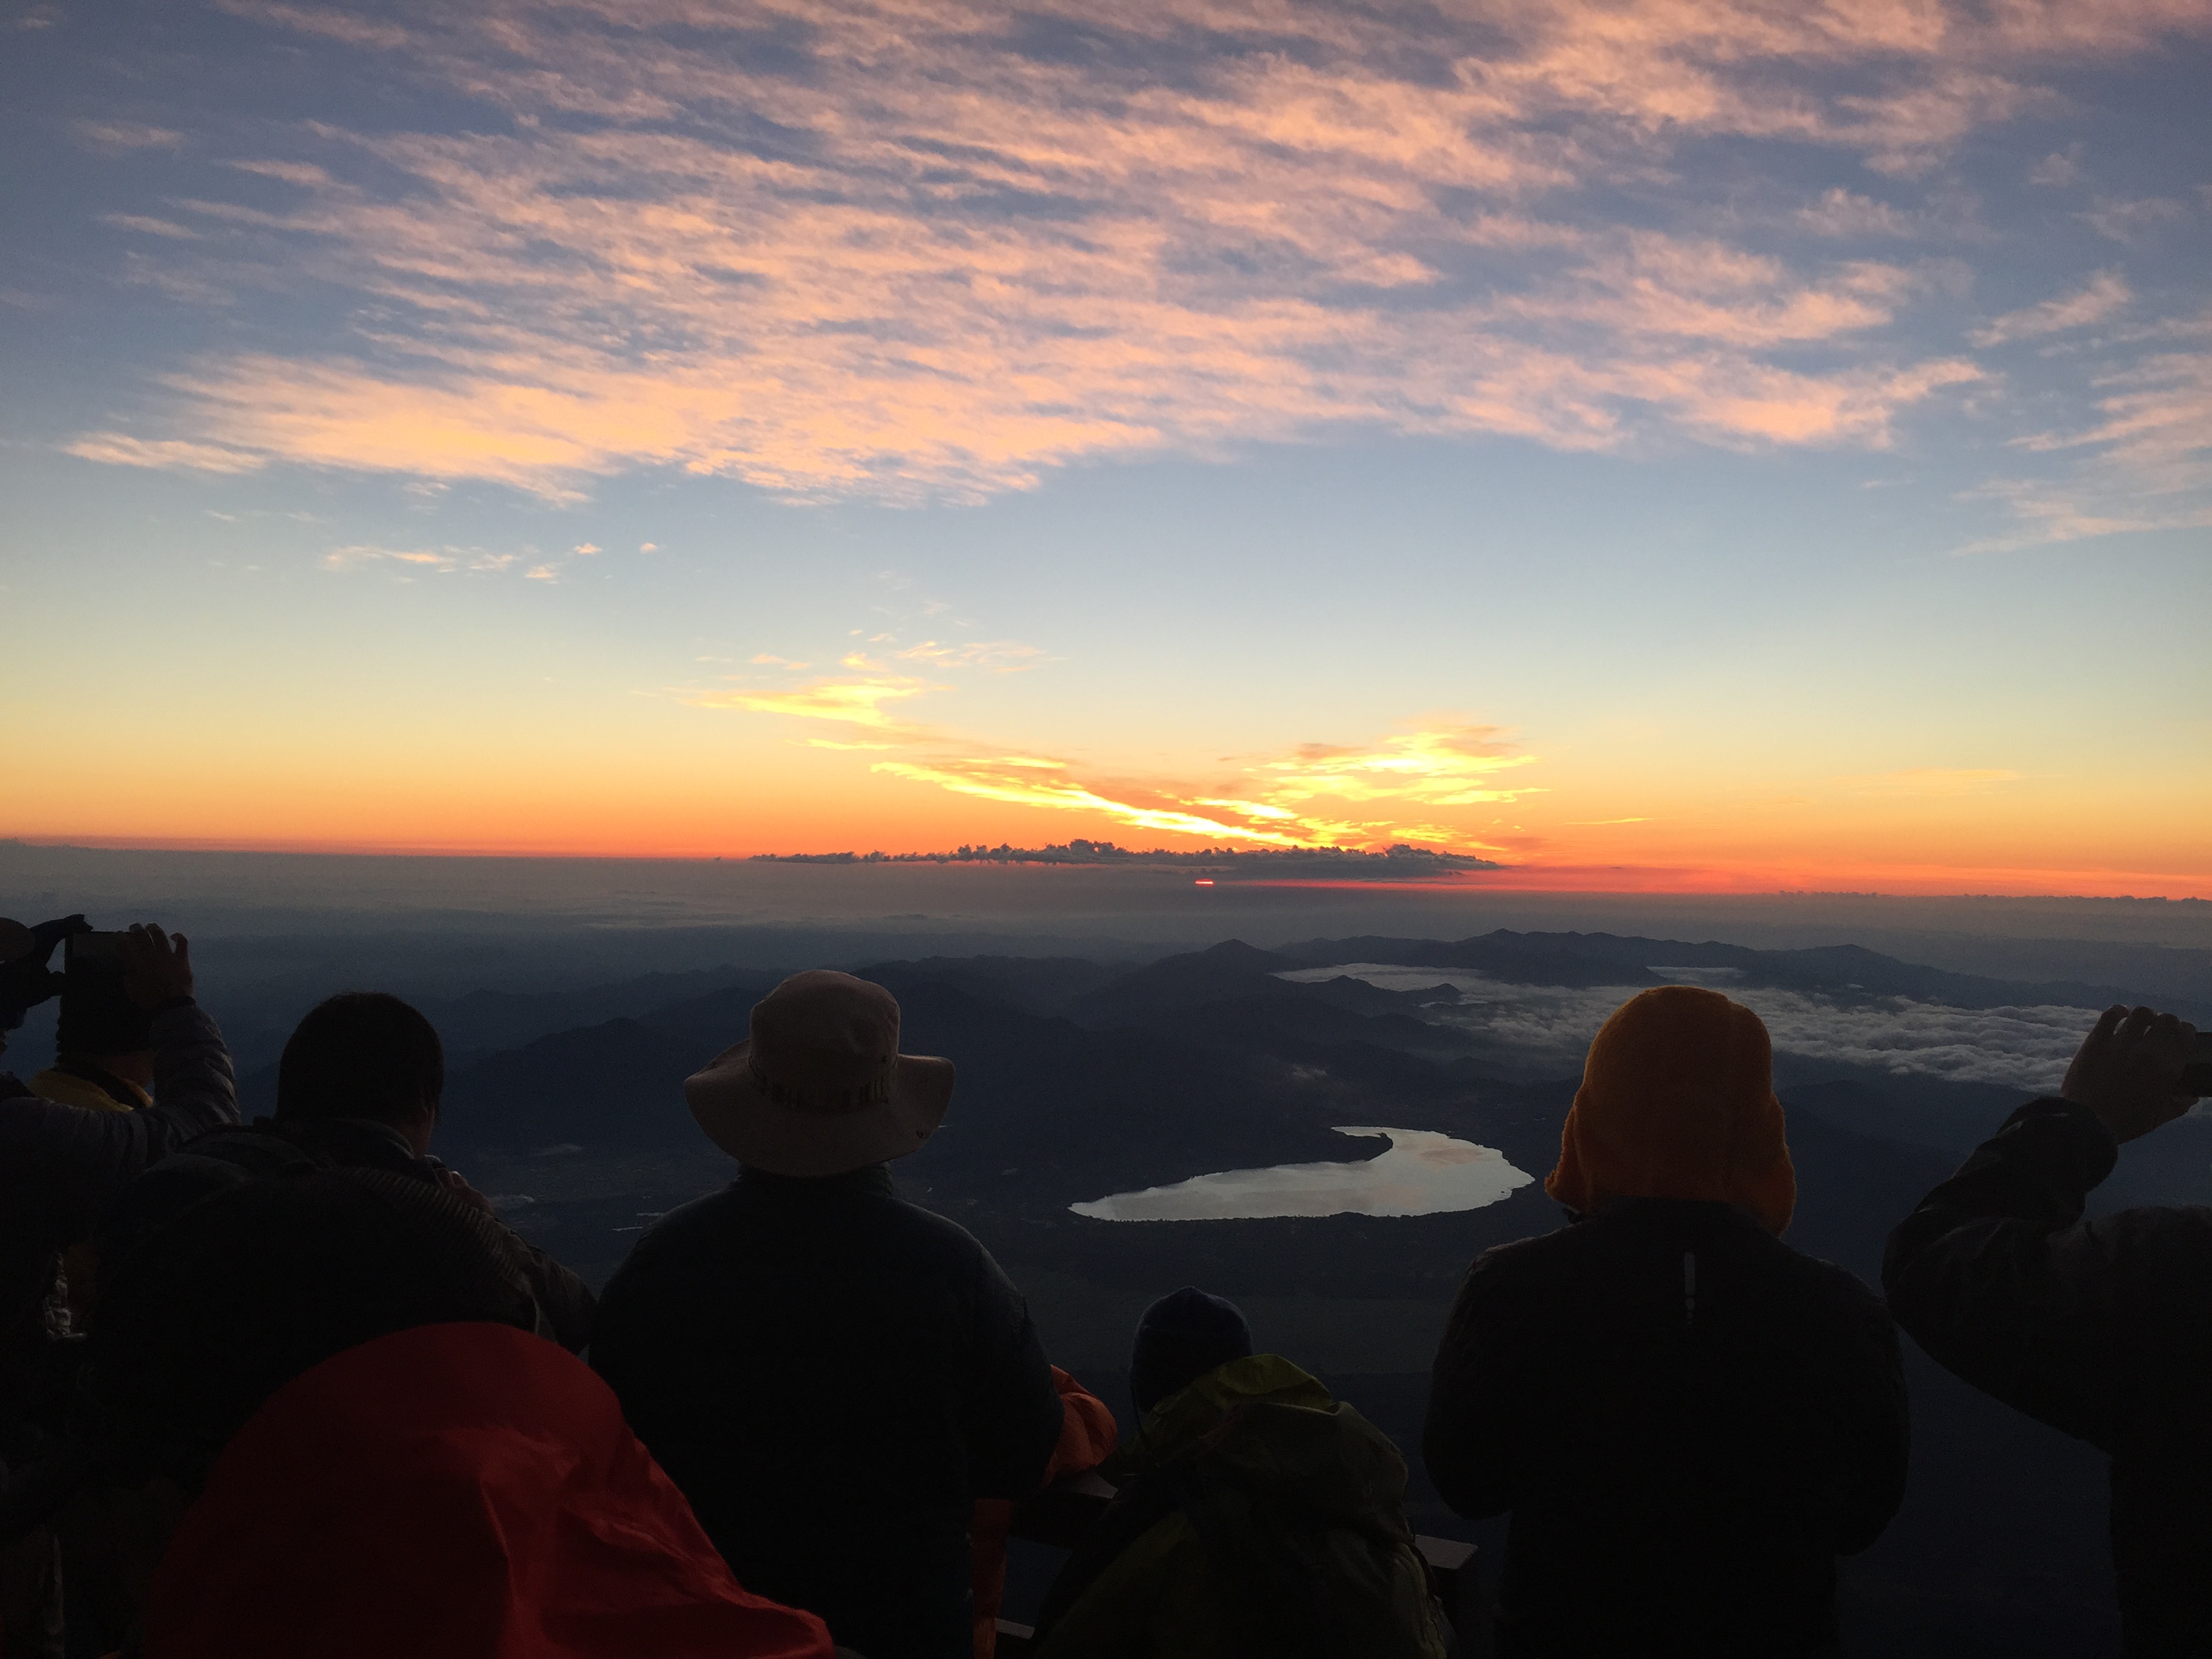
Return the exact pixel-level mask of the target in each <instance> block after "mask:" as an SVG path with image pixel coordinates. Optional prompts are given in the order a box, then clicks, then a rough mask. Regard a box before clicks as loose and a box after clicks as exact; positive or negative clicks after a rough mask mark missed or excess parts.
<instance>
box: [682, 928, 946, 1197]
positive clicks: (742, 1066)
mask: <svg viewBox="0 0 2212 1659" xmlns="http://www.w3.org/2000/svg"><path fill="white" fill-rule="evenodd" d="M952 1082H953V1070H952V1062H951V1060H943V1059H939V1057H938V1056H936V1055H934V1054H901V1053H900V1052H899V1006H898V999H897V998H896V997H894V996H893V995H892V994H890V992H889V991H886V990H885V989H884V987H882V986H880V985H877V984H873V983H871V982H870V981H867V980H864V979H856V978H854V976H853V975H850V974H841V973H836V972H835V971H833V970H831V969H826V968H817V969H810V970H808V971H807V972H805V973H803V974H793V975H792V976H791V977H790V978H789V979H787V980H785V981H783V983H782V984H781V985H779V986H777V987H775V989H774V990H773V991H770V992H769V994H767V995H766V996H764V997H763V998H762V999H761V1000H760V1001H759V1002H757V1003H756V1004H755V1005H754V1006H753V1011H752V1016H751V1019H750V1035H749V1036H747V1037H746V1038H745V1040H744V1042H740V1043H738V1044H736V1045H735V1046H734V1047H732V1048H726V1049H724V1050H723V1051H722V1052H721V1053H720V1054H717V1055H715V1056H714V1059H713V1060H711V1061H709V1062H708V1066H707V1067H706V1069H705V1070H703V1071H700V1072H696V1073H693V1074H692V1075H691V1076H690V1077H689V1078H686V1079H684V1100H685V1102H686V1103H688V1104H689V1105H690V1108H691V1115H692V1116H693V1118H695V1119H696V1121H697V1122H698V1124H699V1127H701V1128H702V1129H703V1130H705V1131H706V1133H707V1138H708V1139H709V1140H711V1141H713V1142H714V1144H715V1145H716V1146H720V1148H721V1149H722V1150H723V1151H724V1152H727V1153H729V1155H730V1156H731V1157H732V1158H736V1159H737V1160H738V1162H739V1163H740V1164H745V1165H747V1166H749V1167H750V1168H752V1169H756V1170H766V1171H768V1172H769V1174H771V1175H780V1176H797V1177H799V1178H802V1179H807V1178H818V1177H823V1176H837V1175H844V1174H847V1173H848V1172H849V1171H851V1170H861V1169H866V1168H867V1167H868V1166H869V1165H870V1164H885V1163H888V1162H890V1160H891V1159H892V1158H904V1157H906V1156H907V1155H908V1153H909V1152H920V1151H921V1147H922V1145H923V1143H924V1142H926V1141H927V1139H929V1137H930V1136H931V1135H932V1134H933V1133H936V1130H937V1126H938V1125H939V1123H941V1122H943V1121H945V1108H946V1107H947V1106H948V1105H950V1104H951V1100H952Z"/></svg>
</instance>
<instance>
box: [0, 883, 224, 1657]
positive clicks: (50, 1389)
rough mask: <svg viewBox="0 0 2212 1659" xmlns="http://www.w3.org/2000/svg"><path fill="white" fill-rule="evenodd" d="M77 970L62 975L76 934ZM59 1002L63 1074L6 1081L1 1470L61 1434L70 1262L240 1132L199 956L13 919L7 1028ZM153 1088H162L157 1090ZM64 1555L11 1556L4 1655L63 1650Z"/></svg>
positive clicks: (5, 981) (80, 1300) (176, 943)
mask: <svg viewBox="0 0 2212 1659" xmlns="http://www.w3.org/2000/svg"><path fill="white" fill-rule="evenodd" d="M87 938H88V939H97V940H99V941H100V944H101V945H102V946H104V947H106V948H105V949H102V950H98V951H84V952H80V951H77V950H75V949H72V951H71V952H70V957H69V961H70V971H68V972H66V973H63V974H56V973H54V972H52V970H51V969H50V968H49V967H48V965H47V964H48V963H49V961H50V960H51V959H52V953H53V950H54V947H55V946H56V945H58V944H61V943H62V942H63V941H64V939H87ZM57 992H58V993H59V994H60V995H61V998H62V1009H61V1019H60V1022H59V1024H58V1029H57V1031H56V1042H55V1047H56V1049H57V1061H56V1064H55V1066H53V1067H52V1069H50V1070H48V1071H46V1072H42V1073H40V1074H39V1075H38V1076H36V1077H34V1078H33V1079H32V1080H31V1083H30V1085H28V1086H27V1087H26V1086H25V1085H22V1084H21V1083H20V1082H18V1081H17V1080H16V1079H15V1078H14V1077H12V1076H7V1077H4V1078H0V1464H4V1465H6V1466H8V1467H9V1468H21V1467H23V1465H25V1464H26V1463H27V1462H31V1461H32V1460H33V1459H34V1458H35V1457H37V1456H38V1455H39V1454H40V1452H41V1451H42V1450H43V1449H45V1448H46V1443H47V1442H48V1440H49V1439H50V1438H51V1437H52V1436H53V1435H54V1434H55V1433H57V1432H58V1428H59V1417H60V1413H61V1411H62V1409H63V1407H64V1406H65V1404H66V1401H67V1394H68V1385H69V1376H70V1367H69V1363H68V1362H69V1361H70V1360H71V1359H72V1358H74V1357H75V1355H76V1343H75V1342H74V1341H73V1340H71V1330H72V1324H73V1320H74V1315H73V1311H72V1310H73V1307H74V1308H76V1309H79V1310H81V1309H82V1306H83V1304H84V1301H85V1297H86V1294H87V1292H88V1291H89V1289H90V1286H88V1285H86V1284H85V1283H83V1282H82V1279H83V1277H84V1274H83V1272H82V1268H81V1269H80V1273H79V1281H80V1282H78V1283H76V1284H75V1285H72V1284H71V1283H70V1278H69V1274H68V1273H66V1272H65V1270H64V1255H65V1253H66V1252H68V1251H69V1250H70V1248H71V1247H72V1246H74V1245H77V1244H79V1243H82V1242H83V1241H84V1240H85V1239H87V1238H88V1237H89V1236H90V1235H91V1233H92V1232H93V1231H94V1228H95V1227H96V1226H97V1225H99V1223H100V1218H101V1216H102V1215H103V1214H104V1213H105V1212H106V1209H107V1207H108V1206H109V1205H110V1204H112V1202H113V1201H114V1200H115V1199H116V1197H117V1195H118V1194H120V1193H121V1192H122V1191H123V1189H124V1188H126V1187H128V1186H129V1185H130V1184H131V1182H134V1181H136V1180H137V1178H138V1176H141V1175H142V1174H143V1173H144V1172H145V1170H146V1169H147V1167H148V1166H149V1164H153V1163H155V1161H156V1160H158V1159H160V1158H163V1157H165V1156H166V1155H167V1154H168V1153H169V1152H173V1151H174V1150H175V1149H176V1148H177V1147H178V1146H179V1145H181V1144H182V1143H183V1142H185V1141H186V1140H188V1139H191V1137H192V1136H194V1135H196V1134H198V1133H202V1132H203V1131H204V1130H208V1129H212V1128H216V1127H220V1126H222V1125H223V1124H226V1123H235V1122H236V1121H238V1100H237V1088H236V1082H235V1079H234V1076H233V1074H232V1071H231V1064H230V1051H229V1050H228V1048H226V1047H225V1046H224V1044H223V1040H222V1032H221V1031H220V1030H217V1029H216V1024H215V1022H214V1021H213V1020H212V1019H210V1018H208V1016H207V1015H206V1013H204V1012H203V1011H202V1010H201V1008H200V1006H199V1005H198V1004H197V1002H195V1001H194V1000H192V965H191V947H190V945H188V944H187V943H186V941H185V937H184V935H183V934H181V933H177V934H171V933H164V932H163V931H162V930H161V928H159V927H155V926H153V925H151V924H150V923H149V924H144V925H142V926H139V927H132V928H131V930H130V931H129V932H128V933H121V934H106V935H100V934H94V933H92V932H91V930H90V929H89V928H88V927H86V926H85V921H84V918H83V917H82V916H70V917H67V918H64V919H63V920H61V921H52V922H45V923H41V924H40V926H39V927H22V926H21V925H20V924H17V923H5V924H0V1032H4V1031H6V1030H14V1029H15V1027H16V1026H17V1025H19V1024H21V1019H22V1014H23V1011H24V1010H25V1009H27V1008H31V1007H34V1006H37V1005H38V1004H40V1003H42V1002H44V1001H46V1000H47V999H48V998H49V997H51V996H52V995H54V994H56V993H57ZM149 1085H150V1088H151V1093H150V1094H149V1092H148V1090H149ZM58 1597H59V1559H58V1553H56V1551H55V1547H54V1545H53V1541H52V1534H51V1533H48V1532H44V1531H41V1532H37V1533H33V1534H31V1535H30V1536H29V1537H27V1538H25V1539H21V1540H17V1541H13V1542H11V1543H9V1546H8V1547H7V1549H6V1551H5V1553H4V1556H0V1644H4V1651H6V1652H7V1653H8V1654H9V1655H10V1656H11V1659H12V1656H15V1655H16V1654H46V1653H49V1652H54V1651H58V1646H57V1644H58V1641H59V1623H58V1611H59V1609H58Z"/></svg>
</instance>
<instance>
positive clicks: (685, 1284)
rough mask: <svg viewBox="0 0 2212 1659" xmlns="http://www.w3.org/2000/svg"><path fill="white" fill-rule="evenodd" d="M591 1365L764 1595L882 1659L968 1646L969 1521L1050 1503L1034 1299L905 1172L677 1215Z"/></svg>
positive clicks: (785, 1187) (626, 1287)
mask: <svg viewBox="0 0 2212 1659" xmlns="http://www.w3.org/2000/svg"><path fill="white" fill-rule="evenodd" d="M592 1364H593V1366H594V1367H595V1368H596V1369H597V1370H599V1374H600V1375H601V1376H604V1377H605V1378H606V1380H607V1382H608V1383H610V1384H611V1385H612V1386H613V1389H614V1391H615V1393H616V1395H617V1397H618V1398H620V1400H621V1401H622V1403H623V1415H624V1416H626V1417H627V1418H628V1419H629V1424H630V1426H631V1428H633V1429H634V1430H635V1431H636V1432H637V1436H638V1437H639V1438H640V1439H641V1440H642V1441H644V1442H645V1443H646V1446H647V1449H649V1450H651V1452H652V1453H653V1456H654V1457H655V1458H656V1459H657V1460H659V1463H660V1466H661V1467H662V1468H664V1469H665V1470H666V1471H667V1472H668V1474H670V1476H671V1478H672V1479H673V1480H675V1482H676V1484H677V1485H678V1486H680V1487H681V1488H682V1489H683V1491H684V1496H685V1497H687V1498H690V1500H691V1506H692V1508H693V1509H695V1510H697V1511H698V1515H699V1519H700V1521H701V1522H702V1523H703V1524H704V1525H705V1527H706V1528H707V1534H708V1537H710V1538H712V1539H713V1540H714V1545H715V1547H716V1548H718V1549H720V1551H721V1552H722V1554H723V1557H724V1559H726V1560H727V1561H728V1562H729V1564H730V1566H731V1568H732V1570H733V1571H735V1572H736V1574H737V1576H738V1582H739V1583H742V1584H744V1586H745V1588H746V1589H750V1590H755V1591H757V1592H758V1593H759V1594H761V1595H766V1596H769V1597H771V1598H772V1599H774V1600H775V1601H782V1602H785V1603H787V1604H788V1605H790V1606H793V1607H805V1608H807V1609H808V1610H809V1611H811V1612H813V1613H819V1614H821V1615H822V1617H823V1619H824V1620H826V1621H827V1622H828V1624H829V1629H830V1632H831V1634H832V1635H834V1636H835V1637H836V1639H837V1641H838V1642H840V1643H841V1644H844V1645H845V1646H848V1647H852V1648H857V1649H858V1650H860V1651H861V1652H863V1653H866V1654H867V1655H869V1656H870V1659H908V1656H931V1659H959V1656H963V1655H966V1654H968V1653H969V1652H970V1651H971V1643H972V1639H973V1633H972V1632H971V1630H970V1627H969V1553H968V1518H969V1513H970V1511H971V1510H972V1509H973V1507H974V1504H975V1499H976V1498H1025V1497H1027V1496H1029V1495H1030V1493H1031V1492H1034V1491H1036V1486H1037V1484H1038V1482H1039V1480H1041V1479H1042V1476H1043V1474H1044V1468H1045V1462H1046V1460H1047V1459H1048V1458H1049V1457H1050V1456H1051V1455H1052V1449H1053V1447H1054V1444H1055V1443H1056V1442H1057V1441H1058V1439H1059V1437H1060V1415H1061V1413H1060V1396H1059V1394H1058V1392H1057V1391H1056V1390H1055V1389H1054V1387H1053V1382H1052V1370H1051V1368H1050V1366H1048V1364H1046V1363H1045V1357H1044V1352H1043V1350H1042V1347H1040V1346H1039V1345H1038V1342H1037V1338H1036V1331H1035V1330H1034V1329H1033V1328H1032V1327H1031V1326H1030V1317H1029V1311H1028V1310H1027V1309H1026V1308H1025V1307H1024V1304H1023V1302H1022V1297H1021V1294H1020V1292H1019V1291H1017V1290H1015V1288H1014V1286H1013V1285H1012V1283H1011V1282H1009V1281H1008V1279H1007V1278H1006V1274H1005V1273H1002V1272H1000V1269H999V1265H998V1263H997V1262H995V1261H993V1260H992V1259H991V1257H990V1255H989V1253H988V1252H987V1251H986V1250H985V1249H983V1247H982V1246H981V1244H979V1243H976V1242H975V1239H974V1238H972V1237H969V1235H968V1234H967V1233H965V1232H963V1231H962V1230H961V1229H960V1228H958V1227H957V1226H955V1225H953V1224H952V1223H951V1222H950V1221H947V1220H945V1218H943V1217H942V1216H938V1215H933V1214H931V1213H930V1212H928V1211H927V1210H924V1209H921V1208H918V1207H916V1206H914V1205H911V1204H908V1203H906V1202H904V1201H902V1200H900V1199H899V1198H897V1197H896V1196H895V1195H894V1194H893V1193H892V1190H891V1181H890V1173H889V1171H888V1170H884V1169H883V1168H881V1167H879V1166H878V1167H874V1168H870V1169H866V1170H856V1171H854V1173H852V1174H850V1175H843V1176H832V1177H830V1178H829V1179H826V1180H818V1181H800V1180H791V1179H787V1178H785V1177H782V1176H772V1175H767V1174H764V1173H763V1172H762V1171H760V1170H745V1171H744V1173H743V1174H742V1175H741V1176H739V1177H738V1180H737V1182H735V1183H734V1184H732V1186H731V1187H729V1188H727V1189H726V1190H725V1191H723V1192H720V1193H717V1194H714V1195H713V1196H712V1197H709V1198H702V1199H700V1200H697V1201H696V1202H694V1203H691V1204H687V1205H685V1206H684V1207H683V1208H682V1209H679V1210H676V1211H674V1212H671V1213H670V1214H669V1215H667V1216H665V1217H664V1218H662V1219H661V1220H660V1221H659V1223H658V1224H656V1225H654V1226H653V1229H652V1230H651V1231H648V1232H647V1233H646V1234H645V1236H644V1237H642V1238H641V1239H640V1240H639V1241H638V1243H637V1247H636V1249H635V1250H633V1251H632V1252H631V1254H630V1257H629V1261H625V1262H624V1263H623V1266H622V1267H621V1268H620V1270H619V1271H617V1273H616V1274H615V1276H614V1278H613V1279H611V1281H610V1282H609V1283H608V1285H607V1288H606V1291H605V1295H604V1296H603V1297H601V1298H600V1301H599V1321H598V1323H597V1326H596V1327H595V1328H594V1330H593V1333H592Z"/></svg>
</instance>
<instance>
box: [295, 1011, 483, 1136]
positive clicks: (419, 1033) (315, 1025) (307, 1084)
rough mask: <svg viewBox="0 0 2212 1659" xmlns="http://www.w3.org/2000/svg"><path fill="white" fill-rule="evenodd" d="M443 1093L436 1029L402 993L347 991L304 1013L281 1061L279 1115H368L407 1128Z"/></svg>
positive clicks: (442, 1049) (431, 1110)
mask: <svg viewBox="0 0 2212 1659" xmlns="http://www.w3.org/2000/svg"><path fill="white" fill-rule="evenodd" d="M445 1091H446V1046H445V1044H443V1043H442V1042H439V1041H438V1030H437V1028H436V1027H435V1026H434V1025H432V1024H430V1022H429V1021H428V1020H427V1019H425V1018H422V1015H421V1014H420V1013H418V1012H416V1010H415V1009H413V1008H411V1007H410V1006H408V1005H407V1004H405V1003H404V1002H402V1001H401V1000H399V999H398V997H395V996H390V995H387V994H385V993H384V992H382V991H348V992H346V993H344V994H342V995H339V996H334V997H329V998H326V999H325V1000H323V1001H321V1002H319V1003H317V1004H316V1005H315V1006H313V1008H311V1009H309V1010H308V1011H307V1018H305V1019H303V1020H301V1022H300V1023H299V1024H298V1025H297V1026H296V1027H295V1029H294V1030H293V1032H292V1036H291V1040H290V1041H289V1042H287V1043H285V1045H284V1055H283V1059H281V1060H278V1061H277V1062H276V1116H277V1118H278V1120H279V1121H284V1120H288V1119H289V1120H299V1119H306V1118H333V1117H365V1118H369V1119H372V1120H374V1121H376V1122H379V1123H389V1124H392V1125H393V1126H395V1127H404V1126H405V1125H408V1124H410V1123H416V1122H419V1121H422V1119H423V1118H426V1117H435V1116H436V1115H437V1112H438V1100H439V1097H441V1095H443V1094H444V1093H445Z"/></svg>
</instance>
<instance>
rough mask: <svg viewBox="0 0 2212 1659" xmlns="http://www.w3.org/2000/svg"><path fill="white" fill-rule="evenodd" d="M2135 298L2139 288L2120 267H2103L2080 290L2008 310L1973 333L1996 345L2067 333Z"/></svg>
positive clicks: (1983, 343)
mask: <svg viewBox="0 0 2212 1659" xmlns="http://www.w3.org/2000/svg"><path fill="white" fill-rule="evenodd" d="M2134 298H2135V291H2134V290H2133V289H2130V287H2129V286H2128V282H2127V278H2126V277H2124V276H2121V275H2120V273H2119V272H2118V271H2117V270H2100V271H2099V272H2098V273H2097V274H2096V275H2095V276H2093V277H2091V278H2090V279H2089V282H2088V284H2087V286H2086V287H2085V288H2083V289H2081V291H2080V292H2079V293H2075V294H2068V295H2061V296H2060V297H2059V298H2057V299H2056V300H2045V301H2043V302H2042V304H2040V305H2033V306H2028V307H2025V308H2023V309H2021V310H2019V311H2008V312H2007V313H2005V314H2004V315H2003V316H2002V317H2000V318H1998V319H1996V321H1994V322H1992V323H1990V324H1989V325H1987V326H1985V327H1983V328H1978V329H1976V330H1975V331H1974V332H1973V334H1972V340H1973V342H1974V343H1975V344H1976V345H1978V346H1993V345H2002V344H2004V343H2006V342H2008V341H2010V340H2027V339H2034V338H2037V337H2040V336H2042V335H2045V334H2059V333H2063V332H2064V331H2066V330H2068V329H2069V328H2086V327H2087V326H2088V325H2090V324H2091V323H2101V322H2103V321H2104V320H2105V319H2106V318H2107V317H2110V316H2112V314H2113V313H2115V312H2118V311H2119V310H2120V309H2122V308H2123V307H2125V306H2126V305H2127V303H2128V302H2129V301H2131V300H2133V299H2134Z"/></svg>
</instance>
